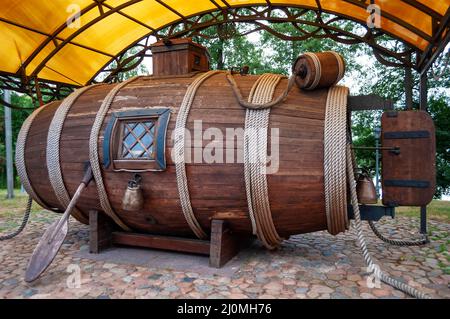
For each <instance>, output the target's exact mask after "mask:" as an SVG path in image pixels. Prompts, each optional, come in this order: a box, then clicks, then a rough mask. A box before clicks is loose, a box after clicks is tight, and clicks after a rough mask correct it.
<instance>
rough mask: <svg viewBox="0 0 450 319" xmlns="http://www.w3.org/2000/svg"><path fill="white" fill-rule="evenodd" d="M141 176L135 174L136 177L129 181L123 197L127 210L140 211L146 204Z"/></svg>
mask: <svg viewBox="0 0 450 319" xmlns="http://www.w3.org/2000/svg"><path fill="white" fill-rule="evenodd" d="M141 180H142V178H141V176H140V175H139V174H136V175H134V179H133V180H131V181H129V182H128V186H127V189H126V191H125V194H124V195H123V198H122V208H123V209H124V210H127V211H139V210H141V209H142V207H143V206H144V196H143V195H142V189H141V185H140V183H141Z"/></svg>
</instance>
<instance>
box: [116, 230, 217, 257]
mask: <svg viewBox="0 0 450 319" xmlns="http://www.w3.org/2000/svg"><path fill="white" fill-rule="evenodd" d="M112 241H113V243H114V244H120V245H126V246H137V247H145V248H154V249H163V250H171V251H178V252H186V253H195V254H200V255H209V241H206V240H199V239H190V238H180V237H169V236H159V235H147V234H137V233H123V232H113V233H112Z"/></svg>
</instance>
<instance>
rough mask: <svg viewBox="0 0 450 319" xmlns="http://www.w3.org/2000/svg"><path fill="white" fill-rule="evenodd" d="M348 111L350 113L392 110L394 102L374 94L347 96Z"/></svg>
mask: <svg viewBox="0 0 450 319" xmlns="http://www.w3.org/2000/svg"><path fill="white" fill-rule="evenodd" d="M348 109H349V110H351V111H364V110H393V109H394V102H393V101H392V100H386V99H384V98H382V97H381V96H378V95H375V94H370V95H358V96H349V97H348Z"/></svg>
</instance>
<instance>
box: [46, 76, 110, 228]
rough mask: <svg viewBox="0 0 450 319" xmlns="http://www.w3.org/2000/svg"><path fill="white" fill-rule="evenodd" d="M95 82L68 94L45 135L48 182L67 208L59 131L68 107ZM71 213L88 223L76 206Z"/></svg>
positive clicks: (67, 199)
mask: <svg viewBox="0 0 450 319" xmlns="http://www.w3.org/2000/svg"><path fill="white" fill-rule="evenodd" d="M98 85H103V83H102V84H96V85H91V86H86V87H83V88H81V89H78V90H76V91H75V92H73V93H72V94H70V95H69V96H68V97H67V98H66V99H65V100H64V101H63V102H62V103H61V104H60V105H59V107H58V109H57V110H56V112H55V114H54V115H53V119H52V121H51V123H50V127H49V130H48V135H47V169H48V177H49V179H50V184H51V185H52V188H53V191H54V192H55V195H56V198H58V201H59V202H60V204H61V205H62V206H63V207H64V209H66V208H67V206H68V205H69V203H70V200H71V199H70V196H69V192H68V191H67V189H66V186H65V184H64V180H63V176H62V170H61V163H60V139H61V133H62V129H63V126H64V122H65V120H66V117H67V114H68V113H69V111H70V108H71V107H72V105H73V104H74V103H75V101H76V100H77V99H78V98H79V97H80V96H81V95H82V94H83V93H85V92H86V91H88V90H91V89H92V88H95V87H97V86H98ZM72 215H73V216H74V217H75V218H76V219H78V220H79V221H81V222H82V223H85V224H87V223H89V220H88V218H86V216H84V215H83V213H82V212H81V211H79V210H78V209H77V208H76V207H74V209H73V210H72Z"/></svg>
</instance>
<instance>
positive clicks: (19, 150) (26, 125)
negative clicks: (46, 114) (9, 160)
mask: <svg viewBox="0 0 450 319" xmlns="http://www.w3.org/2000/svg"><path fill="white" fill-rule="evenodd" d="M53 103H56V101H54V102H51V103H50V104H47V105H44V106H41V107H39V108H37V109H36V110H35V111H34V112H33V113H31V115H30V116H29V117H27V119H26V120H25V121H24V122H23V124H22V127H21V129H20V131H19V135H18V136H17V142H16V158H15V159H16V168H17V174H18V175H19V178H20V181H21V182H22V185H23V188H24V189H25V191H26V192H27V193H28V195H30V196H31V197H32V198H33V199H34V200H35V201H36V203H38V204H39V205H40V206H42V207H44V208H45V209H48V210H53V209H52V208H50V207H49V206H48V205H47V204H45V203H44V201H43V200H42V199H41V198H40V197H39V196H38V194H37V193H36V192H35V191H34V189H33V186H31V182H30V179H29V178H28V173H27V167H26V163H25V146H26V143H27V137H28V132H29V131H30V127H31V125H32V124H33V121H34V119H35V118H36V117H37V116H38V115H39V113H41V112H42V110H44V109H45V108H46V107H48V106H50V105H52V104H53Z"/></svg>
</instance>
